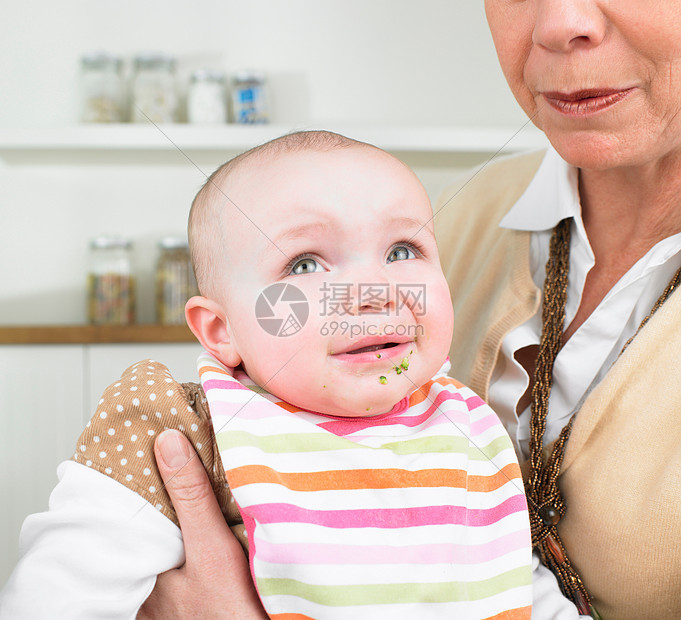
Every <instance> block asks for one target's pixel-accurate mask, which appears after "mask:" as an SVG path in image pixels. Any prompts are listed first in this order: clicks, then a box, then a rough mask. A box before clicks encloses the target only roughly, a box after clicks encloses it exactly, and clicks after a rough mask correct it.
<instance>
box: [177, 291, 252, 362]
mask: <svg viewBox="0 0 681 620" xmlns="http://www.w3.org/2000/svg"><path fill="white" fill-rule="evenodd" d="M184 314H185V317H186V319H187V325H189V329H191V330H192V332H193V333H194V335H195V336H196V338H197V339H198V341H199V342H200V343H201V344H202V345H203V348H204V349H206V351H208V353H210V354H211V355H212V356H213V357H214V358H215V359H217V360H218V361H219V362H221V363H222V364H224V365H225V366H227V367H228V368H235V367H236V366H238V365H239V364H240V363H241V357H240V355H239V353H238V352H237V350H236V346H235V344H234V342H233V340H232V336H231V332H230V328H229V321H228V319H227V316H226V314H225V311H224V310H223V308H222V306H221V305H220V304H218V303H217V302H215V301H213V300H212V299H208V297H200V296H197V297H192V298H191V299H190V300H189V301H188V302H187V305H186V306H185V308H184Z"/></svg>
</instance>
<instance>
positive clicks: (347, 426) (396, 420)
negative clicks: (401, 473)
mask: <svg viewBox="0 0 681 620" xmlns="http://www.w3.org/2000/svg"><path fill="white" fill-rule="evenodd" d="M450 399H453V400H463V398H462V397H461V395H460V394H458V393H455V394H452V393H451V392H448V391H447V390H442V391H441V392H439V393H438V394H437V396H436V397H435V399H434V400H433V403H432V404H431V406H430V407H428V409H427V410H426V411H425V412H424V413H422V414H420V415H415V416H396V417H392V416H391V417H388V418H385V419H383V420H377V419H375V418H366V419H359V418H351V419H350V420H347V421H346V420H332V421H331V422H322V423H321V424H319V427H320V428H323V429H325V430H327V431H329V432H331V433H333V434H334V435H338V436H339V437H344V436H345V435H349V434H350V433H355V432H357V431H363V430H364V429H365V428H370V427H371V428H376V427H378V426H406V427H409V428H413V427H415V426H419V425H420V424H423V423H424V422H427V421H428V418H430V416H432V415H433V412H434V411H435V410H436V409H437V408H438V406H439V405H440V404H441V403H443V402H444V401H446V400H450Z"/></svg>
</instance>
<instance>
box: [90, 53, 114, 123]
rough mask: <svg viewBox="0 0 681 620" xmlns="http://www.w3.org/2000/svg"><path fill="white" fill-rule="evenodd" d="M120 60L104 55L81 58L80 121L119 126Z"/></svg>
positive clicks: (94, 54) (95, 54) (98, 54)
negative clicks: (116, 124) (117, 124)
mask: <svg viewBox="0 0 681 620" xmlns="http://www.w3.org/2000/svg"><path fill="white" fill-rule="evenodd" d="M122 68H123V60H122V59H121V58H120V57H119V56H113V55H110V54H104V53H93V54H86V55H84V56H83V57H82V58H81V119H82V120H83V122H84V123H120V122H122V121H123V117H124V113H123V110H124V107H125V105H124V101H125V97H124V86H123V75H122Z"/></svg>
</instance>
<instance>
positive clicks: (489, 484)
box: [468, 463, 522, 492]
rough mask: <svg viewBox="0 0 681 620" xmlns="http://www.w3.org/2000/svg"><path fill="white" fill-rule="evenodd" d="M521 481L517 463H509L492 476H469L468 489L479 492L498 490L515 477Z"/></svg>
mask: <svg viewBox="0 0 681 620" xmlns="http://www.w3.org/2000/svg"><path fill="white" fill-rule="evenodd" d="M514 478H515V479H516V480H518V482H519V484H522V483H521V482H520V468H519V467H518V466H517V465H516V464H515V463H509V464H508V465H505V466H504V467H503V468H502V469H500V470H499V471H497V472H495V473H494V474H493V475H491V476H469V477H468V490H469V491H477V492H489V491H496V490H497V489H499V488H501V487H502V486H504V485H505V484H506V483H507V482H508V481H509V480H513V479H514Z"/></svg>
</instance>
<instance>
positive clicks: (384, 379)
mask: <svg viewBox="0 0 681 620" xmlns="http://www.w3.org/2000/svg"><path fill="white" fill-rule="evenodd" d="M378 381H379V383H381V384H383V385H385V384H386V383H388V379H387V377H386V376H385V375H381V376H380V377H379V378H378Z"/></svg>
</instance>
